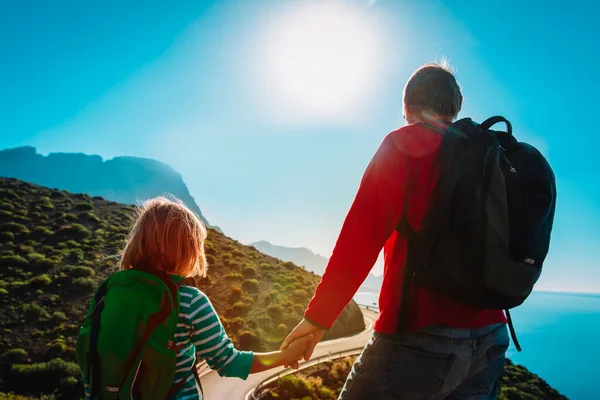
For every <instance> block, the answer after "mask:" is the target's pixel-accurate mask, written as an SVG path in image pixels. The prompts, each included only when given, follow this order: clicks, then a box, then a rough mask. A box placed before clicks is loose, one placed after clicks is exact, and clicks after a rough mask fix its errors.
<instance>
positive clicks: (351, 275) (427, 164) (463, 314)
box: [305, 125, 506, 333]
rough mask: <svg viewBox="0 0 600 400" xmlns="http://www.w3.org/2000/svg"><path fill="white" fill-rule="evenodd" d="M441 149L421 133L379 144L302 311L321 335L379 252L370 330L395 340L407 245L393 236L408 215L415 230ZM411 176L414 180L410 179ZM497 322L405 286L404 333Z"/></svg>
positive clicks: (399, 133)
mask: <svg viewBox="0 0 600 400" xmlns="http://www.w3.org/2000/svg"><path fill="white" fill-rule="evenodd" d="M440 142H441V135H440V134H439V133H437V132H435V131H433V130H430V129H427V128H425V127H422V126H420V125H409V126H406V127H403V128H401V129H398V130H396V131H394V132H392V133H390V134H389V135H388V136H387V137H386V138H385V139H384V140H383V142H382V144H381V146H380V147H379V149H378V150H377V152H376V153H375V156H373V159H372V160H371V162H370V163H369V166H368V167H367V170H366V171H365V174H364V176H363V178H362V181H361V183H360V187H359V189H358V193H357V194H356V197H355V199H354V202H353V204H352V207H351V208H350V211H349V212H348V215H347V216H346V220H345V221H344V225H343V227H342V230H341V232H340V235H339V238H338V240H337V243H336V245H335V248H334V250H333V254H332V256H331V258H330V260H329V264H328V265H327V269H326V271H325V273H324V274H323V277H322V278H321V282H320V283H319V285H318V286H317V289H316V292H315V294H314V296H313V298H312V300H311V301H310V303H309V305H308V309H307V310H306V313H305V317H306V318H307V319H308V320H309V321H310V322H312V323H314V324H316V325H318V326H320V327H322V328H326V329H328V328H330V327H331V326H332V325H333V323H334V322H335V320H336V319H337V317H338V316H339V314H340V313H341V312H342V310H343V309H344V307H345V306H346V304H348V302H349V301H350V300H351V299H352V297H353V296H354V294H355V293H356V291H357V290H358V288H359V286H360V285H361V284H362V282H363V281H364V280H365V278H366V277H367V275H368V274H369V272H370V271H371V268H372V267H373V265H374V264H375V261H376V260H377V257H378V255H379V253H380V251H381V249H382V248H383V250H384V259H385V265H384V271H383V286H382V288H381V293H380V295H379V310H380V315H379V319H378V320H377V322H376V323H375V330H376V331H377V332H381V333H394V332H396V330H397V322H398V313H399V309H400V302H401V297H402V294H401V291H402V282H403V277H404V264H405V260H406V240H405V239H404V238H403V237H402V236H400V235H399V234H398V233H397V232H396V230H395V228H396V226H397V225H398V223H399V222H400V220H401V218H402V216H403V213H404V210H405V207H406V215H407V218H408V221H409V222H410V224H411V226H412V227H413V229H415V230H418V229H419V227H420V225H421V222H422V220H423V217H424V215H425V213H426V212H427V209H426V208H427V203H428V199H429V196H430V194H431V189H432V187H433V184H434V183H435V176H434V179H429V176H430V172H432V166H433V161H434V159H435V157H436V154H437V151H438V148H439V145H440ZM417 169H418V171H419V174H414V173H413V171H415V170H417ZM409 185H410V187H411V189H410V190H408V187H409ZM405 202H406V204H405ZM502 322H506V317H505V316H504V313H503V312H502V311H501V310H487V309H476V308H473V307H471V306H468V305H465V304H461V303H458V302H456V301H453V300H451V299H449V298H447V297H445V296H443V295H440V294H436V293H432V292H429V291H427V290H426V289H424V288H422V287H419V286H418V285H416V284H412V285H411V288H410V302H409V308H408V320H407V323H408V329H409V330H417V329H419V328H422V327H425V326H427V325H432V324H442V325H446V326H450V327H454V328H478V327H483V326H486V325H490V324H494V323H502Z"/></svg>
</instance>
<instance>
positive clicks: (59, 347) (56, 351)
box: [46, 339, 69, 358]
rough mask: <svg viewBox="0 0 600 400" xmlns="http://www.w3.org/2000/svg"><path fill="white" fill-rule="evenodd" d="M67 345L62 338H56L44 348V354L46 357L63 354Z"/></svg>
mask: <svg viewBox="0 0 600 400" xmlns="http://www.w3.org/2000/svg"><path fill="white" fill-rule="evenodd" d="M68 348H69V347H68V346H67V344H66V343H65V341H64V339H56V340H55V341H54V342H52V343H51V344H50V345H48V348H47V349H46V356H47V357H48V358H56V357H58V356H60V355H63V354H64V353H65V352H66V351H67V350H68Z"/></svg>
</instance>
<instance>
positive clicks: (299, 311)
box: [292, 304, 304, 315]
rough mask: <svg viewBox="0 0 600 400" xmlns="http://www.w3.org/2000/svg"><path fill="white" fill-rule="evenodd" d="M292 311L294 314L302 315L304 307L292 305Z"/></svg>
mask: <svg viewBox="0 0 600 400" xmlns="http://www.w3.org/2000/svg"><path fill="white" fill-rule="evenodd" d="M292 309H293V310H294V313H295V314H298V315H304V306H302V304H294V305H293V306H292Z"/></svg>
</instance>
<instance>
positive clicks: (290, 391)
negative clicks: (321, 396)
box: [277, 375, 310, 399]
mask: <svg viewBox="0 0 600 400" xmlns="http://www.w3.org/2000/svg"><path fill="white" fill-rule="evenodd" d="M277 386H279V388H280V389H281V391H282V392H283V395H284V398H286V399H292V398H302V397H304V396H310V386H309V385H308V382H306V381H305V380H304V379H302V378H299V377H297V376H295V375H286V376H282V377H281V378H279V379H278V380H277Z"/></svg>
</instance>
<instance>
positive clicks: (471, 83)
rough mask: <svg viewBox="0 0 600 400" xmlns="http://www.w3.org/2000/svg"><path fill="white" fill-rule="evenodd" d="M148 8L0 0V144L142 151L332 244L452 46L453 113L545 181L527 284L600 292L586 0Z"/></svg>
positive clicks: (598, 33)
mask: <svg viewBox="0 0 600 400" xmlns="http://www.w3.org/2000/svg"><path fill="white" fill-rule="evenodd" d="M163 4H164V3H162V2H144V3H143V4H142V2H137V3H136V2H127V3H126V4H125V3H123V2H116V1H114V2H96V3H90V2H85V3H84V2H76V1H61V2H54V3H53V2H27V1H8V2H4V3H2V5H1V6H0V7H1V11H0V37H2V38H3V39H2V40H1V41H0V57H1V58H0V88H1V89H0V132H1V133H0V148H8V147H15V146H20V145H33V146H36V147H37V148H38V150H39V151H40V152H41V153H44V154H46V153H48V152H55V151H77V152H86V153H94V154H100V155H102V156H103V157H105V158H111V157H114V156H118V155H134V156H141V157H151V158H156V159H158V160H161V161H164V162H166V163H168V164H170V165H172V166H173V167H174V168H176V169H177V170H178V171H180V172H181V173H182V175H183V177H184V179H185V181H186V183H187V184H188V186H189V188H190V190H191V192H192V194H193V195H194V197H195V198H196V201H197V202H198V204H199V205H200V207H201V209H202V210H203V213H204V214H205V216H206V217H207V218H208V219H209V221H211V222H212V223H214V224H217V225H219V226H221V227H222V228H223V230H224V231H225V232H226V233H227V234H228V235H229V236H231V237H233V238H235V239H237V240H240V241H241V242H244V243H248V242H251V241H254V240H262V239H264V240H269V241H271V242H273V243H276V244H281V245H288V246H305V247H309V248H311V249H313V250H314V251H317V252H319V253H321V254H323V255H325V256H328V255H329V254H330V253H331V250H332V248H333V245H334V244H335V240H336V237H337V233H338V231H339V228H340V227H341V224H342V222H343V218H344V216H345V213H346V212H347V210H348V207H349V206H350V204H351V202H352V199H353V196H354V193H355V191H356V188H357V186H358V182H359V180H360V178H361V175H362V172H363V170H364V168H365V166H366V165H367V163H368V161H369V159H370V157H371V156H372V154H373V153H374V151H375V150H376V148H377V146H378V145H379V143H380V142H381V140H382V139H383V137H384V136H385V135H386V134H387V133H388V132H389V131H391V130H393V129H395V128H397V127H399V126H401V125H403V122H404V121H403V119H402V112H401V103H402V88H403V85H404V83H405V81H406V79H407V78H408V76H409V75H410V73H411V72H412V71H413V70H414V69H415V68H417V67H418V66H419V65H421V64H423V63H425V62H428V61H433V60H436V59H437V60H439V59H441V58H442V57H447V58H448V60H449V62H450V64H451V65H452V66H453V67H454V68H455V71H456V75H457V78H458V79H459V81H460V83H461V85H462V87H463V91H464V96H465V102H464V108H463V113H462V114H461V115H462V116H471V117H473V118H474V119H476V120H482V119H484V118H486V117H488V116H491V115H494V114H502V115H505V116H506V117H508V118H509V119H510V120H511V121H512V122H513V125H514V128H515V134H516V135H517V137H518V138H519V139H521V140H524V141H529V142H531V143H533V144H534V145H536V146H537V147H538V148H540V150H542V152H543V153H544V154H545V155H546V156H547V157H548V159H549V160H550V162H551V164H552V166H553V168H554V170H555V173H556V175H557V179H558V195H559V198H558V205H557V215H556V221H555V230H554V237H553V242H552V249H551V252H550V255H549V258H548V261H547V263H546V271H545V272H544V274H543V277H542V280H541V281H540V284H539V288H541V289H552V290H570V291H571V290H572V291H587V292H590V291H594V292H600V229H599V228H598V226H600V185H598V184H597V182H598V178H597V176H598V173H599V172H600V168H599V167H598V163H597V161H596V159H597V157H598V156H597V154H596V153H597V151H598V150H597V149H598V148H600V138H599V135H598V133H599V132H598V128H597V124H596V123H595V116H596V115H597V106H598V104H599V102H598V93H600V78H598V76H597V74H596V73H595V71H596V69H597V65H598V64H599V62H600V60H599V58H600V56H599V55H598V52H597V51H594V50H593V49H594V47H595V44H597V42H598V40H599V39H600V28H599V27H598V24H597V23H596V21H594V20H593V19H592V18H593V16H594V15H598V13H599V12H600V5H597V4H595V3H594V2H583V1H580V2H576V3H567V2H559V1H542V0H539V1H534V0H532V1H527V2H519V1H514V0H510V1H504V2H501V3H498V4H496V3H492V2H477V1H460V2H457V1H450V0H447V1H433V0H432V1H416V0H413V1H391V0H387V1H386V0H378V1H373V0H371V1H320V2H317V1H313V2H310V1H306V2H294V1H291V0H289V1H284V0H282V1H274V0H272V1H264V0H256V1H252V2H248V1H241V0H239V1H224V0H223V1H219V2H199V1H198V2H191V1H190V2H175V3H171V4H169V6H168V7H167V6H164V5H163ZM499 4H501V5H499Z"/></svg>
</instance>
